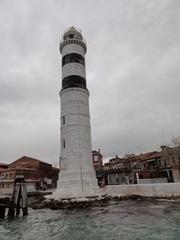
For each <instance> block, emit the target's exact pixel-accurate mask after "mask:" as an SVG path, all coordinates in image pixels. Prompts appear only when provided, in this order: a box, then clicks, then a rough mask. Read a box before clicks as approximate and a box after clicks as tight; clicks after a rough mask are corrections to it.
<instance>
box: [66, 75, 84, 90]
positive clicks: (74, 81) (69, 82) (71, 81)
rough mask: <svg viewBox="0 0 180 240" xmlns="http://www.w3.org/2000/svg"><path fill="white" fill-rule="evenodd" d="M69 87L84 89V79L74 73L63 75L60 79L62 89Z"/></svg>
mask: <svg viewBox="0 0 180 240" xmlns="http://www.w3.org/2000/svg"><path fill="white" fill-rule="evenodd" d="M71 87H77V88H84V89H86V79H85V78H83V77H80V76H76V75H71V76H67V77H65V78H64V79H63V80H62V89H65V88H71Z"/></svg>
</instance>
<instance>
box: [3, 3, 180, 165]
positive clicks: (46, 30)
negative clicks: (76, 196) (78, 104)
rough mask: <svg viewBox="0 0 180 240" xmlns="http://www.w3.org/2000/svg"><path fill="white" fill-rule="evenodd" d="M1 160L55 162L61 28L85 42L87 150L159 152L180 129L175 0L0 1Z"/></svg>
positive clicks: (179, 31)
mask: <svg viewBox="0 0 180 240" xmlns="http://www.w3.org/2000/svg"><path fill="white" fill-rule="evenodd" d="M0 24H1V26H0V162H11V161H14V160H16V159H17V158H19V157H21V156H23V155H26V156H30V157H35V158H38V159H41V160H45V161H48V162H50V163H53V164H55V165H58V158H59V151H60V141H59V139H60V130H59V126H60V123H59V117H60V100H59V90H60V88H61V56H60V53H59V41H60V39H61V36H62V34H63V32H64V30H65V29H66V28H68V27H70V26H72V25H73V26H76V27H78V28H80V29H81V30H82V33H83V35H84V37H85V39H86V42H87V49H88V50H87V54H86V71H87V84H88V89H89V91H90V112H91V127H92V141H93V149H101V152H102V154H103V155H104V158H105V159H108V158H110V157H113V156H115V155H116V154H118V155H120V156H122V155H124V154H126V153H141V152H145V151H152V150H158V149H159V146H160V145H162V144H168V143H170V142H171V139H172V137H173V136H175V135H176V134H178V132H180V1H179V0H151V1H149V0H133V1H132V0H112V1H107V0H96V1H92V0H89V1H88V0H86V1H83V0H76V1H74V0H54V1H53V0H41V1H40V0H31V1H29V0H27V1H26V0H19V1H18V0H11V1H9V0H0Z"/></svg>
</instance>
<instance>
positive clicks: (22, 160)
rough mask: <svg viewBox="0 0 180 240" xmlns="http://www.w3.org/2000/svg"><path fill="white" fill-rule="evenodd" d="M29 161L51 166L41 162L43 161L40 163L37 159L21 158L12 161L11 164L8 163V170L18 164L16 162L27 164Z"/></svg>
mask: <svg viewBox="0 0 180 240" xmlns="http://www.w3.org/2000/svg"><path fill="white" fill-rule="evenodd" d="M30 161H31V162H34V163H43V164H48V165H50V166H52V164H50V163H47V162H43V161H41V160H39V159H36V158H31V157H27V156H23V157H21V158H18V159H17V160H15V161H13V162H12V163H10V164H9V167H8V168H12V165H14V164H15V163H18V162H27V163H29V162H30ZM23 167H25V166H23ZM26 167H27V166H26Z"/></svg>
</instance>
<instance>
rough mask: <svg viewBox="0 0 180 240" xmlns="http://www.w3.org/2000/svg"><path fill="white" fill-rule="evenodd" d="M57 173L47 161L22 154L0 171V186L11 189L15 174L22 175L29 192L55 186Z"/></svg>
mask: <svg viewBox="0 0 180 240" xmlns="http://www.w3.org/2000/svg"><path fill="white" fill-rule="evenodd" d="M58 173H59V170H58V169H57V168H53V167H52V165H51V164H49V163H46V162H43V161H40V160H38V159H35V158H30V157H27V156H23V157H21V158H19V159H17V160H16V161H14V162H12V163H11V164H9V165H8V167H7V169H5V170H4V171H3V172H1V177H0V179H1V180H0V188H6V189H8V188H10V189H12V188H13V183H14V180H15V178H16V177H17V176H24V178H25V181H26V182H27V190H28V191H29V192H34V191H38V190H48V189H52V188H56V186H57V180H58Z"/></svg>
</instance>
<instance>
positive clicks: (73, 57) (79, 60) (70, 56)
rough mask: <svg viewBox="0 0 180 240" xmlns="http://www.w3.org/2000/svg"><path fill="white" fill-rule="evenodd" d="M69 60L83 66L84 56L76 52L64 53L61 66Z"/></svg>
mask: <svg viewBox="0 0 180 240" xmlns="http://www.w3.org/2000/svg"><path fill="white" fill-rule="evenodd" d="M71 62H76V63H80V64H82V65H83V66H85V60H84V57H83V56H81V55H80V54H78V53H70V54H66V55H65V56H64V57H63V58H62V66H64V65H65V64H67V63H71Z"/></svg>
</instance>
